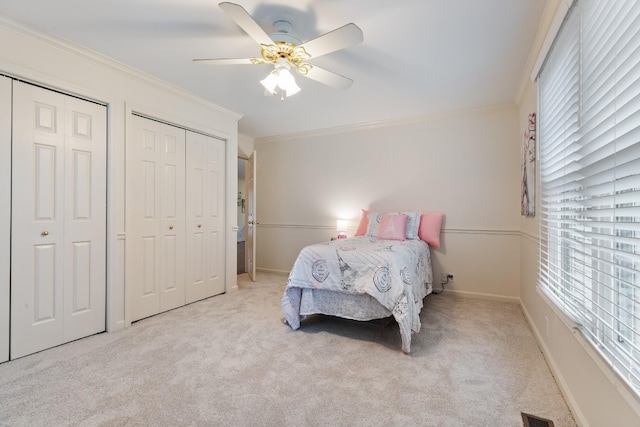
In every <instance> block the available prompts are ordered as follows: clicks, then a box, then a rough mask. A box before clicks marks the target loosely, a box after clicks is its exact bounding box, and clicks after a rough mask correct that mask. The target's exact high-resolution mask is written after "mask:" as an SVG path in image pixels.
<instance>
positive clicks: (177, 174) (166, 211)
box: [160, 124, 185, 311]
mask: <svg viewBox="0 0 640 427" xmlns="http://www.w3.org/2000/svg"><path fill="white" fill-rule="evenodd" d="M161 132H162V191H161V195H160V196H161V197H162V219H161V223H160V235H161V238H162V260H161V265H162V270H161V272H162V273H161V283H160V287H161V292H162V294H161V296H160V311H166V310H170V309H172V308H176V307H180V306H182V305H184V304H185V277H184V274H185V270H184V265H185V253H184V249H185V247H184V245H185V230H184V228H185V131H184V129H180V128H177V127H174V126H169V125H164V124H163V125H161Z"/></svg>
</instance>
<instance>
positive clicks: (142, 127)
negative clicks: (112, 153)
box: [127, 116, 161, 320]
mask: <svg viewBox="0 0 640 427" xmlns="http://www.w3.org/2000/svg"><path fill="white" fill-rule="evenodd" d="M132 123H133V131H132V135H131V139H130V140H128V141H127V163H128V164H129V165H130V167H128V170H127V181H128V182H129V186H128V188H127V191H130V192H132V194H134V195H135V196H134V197H132V210H133V223H134V224H135V226H133V227H131V228H132V232H131V237H130V242H131V251H128V252H130V253H129V254H128V258H129V259H133V260H134V261H133V262H130V263H128V265H130V267H128V268H130V269H131V283H130V285H131V287H132V294H133V295H132V299H133V303H132V318H133V320H138V319H142V318H144V317H147V316H151V315H153V314H156V313H158V312H159V311H160V289H159V277H160V264H159V257H158V254H159V253H160V241H159V239H158V238H157V234H158V230H159V228H160V199H159V197H158V193H159V191H160V189H159V187H160V164H161V163H160V162H161V152H160V137H161V136H160V124H159V123H157V122H154V121H151V120H148V119H144V118H141V117H138V116H133V117H132Z"/></svg>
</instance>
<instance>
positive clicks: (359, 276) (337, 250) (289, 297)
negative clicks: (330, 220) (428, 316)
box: [281, 237, 433, 353]
mask: <svg viewBox="0 0 640 427" xmlns="http://www.w3.org/2000/svg"><path fill="white" fill-rule="evenodd" d="M432 281H433V275H432V270H431V256H430V253H429V246H428V245H427V244H426V243H425V242H423V241H422V240H406V241H396V240H378V239H374V238H370V237H352V238H349V239H342V240H334V241H331V242H327V243H319V244H315V245H310V246H307V247H305V248H304V249H302V251H300V254H299V255H298V258H297V259H296V261H295V263H294V265H293V268H292V270H291V273H290V274H289V280H288V282H287V286H286V289H285V291H284V295H283V297H282V303H281V305H282V314H283V315H284V317H285V322H286V323H288V324H289V326H291V328H292V329H298V328H299V327H300V300H301V295H302V290H303V289H324V290H329V291H334V292H338V293H346V294H353V295H362V294H368V295H371V296H372V297H374V298H375V299H376V300H377V301H378V302H379V303H380V304H381V305H382V306H383V307H385V308H386V309H388V310H389V311H390V312H391V313H392V314H393V317H394V318H395V320H396V322H397V323H398V326H399V328H400V335H401V337H402V350H403V351H404V352H405V353H409V351H410V349H411V333H412V332H419V331H420V310H421V309H422V304H423V299H424V297H425V296H426V295H427V294H428V293H430V292H431V283H432Z"/></svg>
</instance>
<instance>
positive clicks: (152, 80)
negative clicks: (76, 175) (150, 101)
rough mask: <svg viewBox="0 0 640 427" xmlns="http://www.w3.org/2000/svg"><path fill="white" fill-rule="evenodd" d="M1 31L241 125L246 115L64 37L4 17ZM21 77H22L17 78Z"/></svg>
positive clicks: (1, 18) (1, 22)
mask: <svg viewBox="0 0 640 427" xmlns="http://www.w3.org/2000/svg"><path fill="white" fill-rule="evenodd" d="M0 27H2V28H5V29H7V30H9V31H13V32H14V33H17V34H19V35H21V36H24V37H27V38H30V39H32V40H35V41H36V42H39V43H42V44H45V45H48V46H50V47H52V48H54V49H57V50H59V51H61V52H64V53H66V54H69V55H72V56H75V57H77V58H80V59H82V60H85V61H88V62H91V63H94V64H97V65H100V66H102V67H107V68H109V69H111V70H112V71H115V72H116V73H118V74H120V75H123V76H126V77H129V78H134V79H136V80H139V81H141V82H143V83H145V84H151V85H153V86H155V87H157V88H159V89H161V90H163V91H165V92H168V93H170V94H172V95H178V96H180V97H182V98H187V99H189V100H190V101H192V102H195V103H197V104H200V105H202V106H204V107H207V108H211V109H214V110H217V111H219V112H221V113H224V114H226V115H228V116H230V117H231V118H233V119H234V120H236V121H238V120H240V119H241V118H242V116H243V115H242V114H240V113H237V112H235V111H232V110H229V109H227V108H225V107H222V106H220V105H218V104H215V103H213V102H211V101H208V100H206V99H204V98H202V97H200V96H198V95H196V94H195V93H193V92H189V91H187V90H185V89H183V88H181V87H178V86H176V85H173V84H171V83H169V82H167V81H165V80H162V79H160V78H158V77H156V76H153V75H151V74H147V73H145V72H143V71H141V70H138V69H137V68H133V67H131V66H129V65H127V64H125V63H122V62H120V61H117V60H115V59H113V58H111V57H109V56H106V55H104V54H101V53H99V52H96V51H94V50H91V49H89V48H87V47H86V46H82V45H80V44H77V43H75V42H72V41H71V40H68V39H64V38H62V37H58V36H55V35H53V34H48V33H43V32H40V31H37V30H35V29H33V28H31V27H28V26H25V25H23V24H20V23H17V22H15V21H13V20H11V19H8V18H6V17H3V16H0ZM16 77H21V76H16Z"/></svg>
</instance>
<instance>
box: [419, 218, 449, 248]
mask: <svg viewBox="0 0 640 427" xmlns="http://www.w3.org/2000/svg"><path fill="white" fill-rule="evenodd" d="M443 217H444V214H441V213H432V214H422V215H421V216H420V228H419V229H418V237H420V240H424V241H425V242H427V243H428V244H429V245H430V246H433V247H434V248H436V249H437V248H439V247H440V227H441V226H442V218H443Z"/></svg>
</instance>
